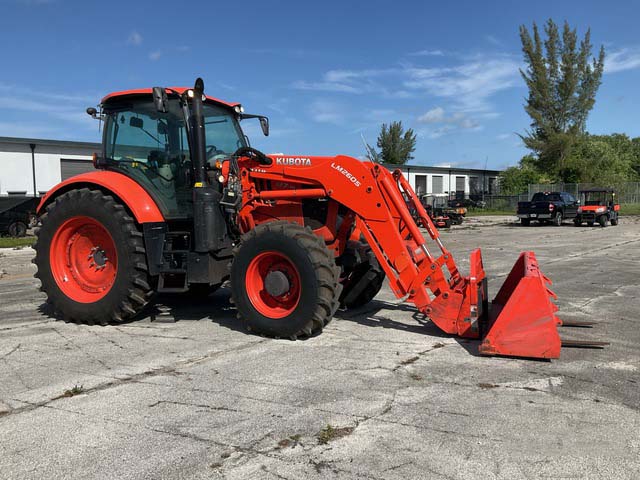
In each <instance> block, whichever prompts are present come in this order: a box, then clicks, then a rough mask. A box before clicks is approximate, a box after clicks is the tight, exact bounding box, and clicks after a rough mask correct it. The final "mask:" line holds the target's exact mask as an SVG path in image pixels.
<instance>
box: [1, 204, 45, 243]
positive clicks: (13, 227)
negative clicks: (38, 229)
mask: <svg viewBox="0 0 640 480" xmlns="http://www.w3.org/2000/svg"><path fill="white" fill-rule="evenodd" d="M39 200H40V199H39V198H37V197H36V198H34V197H27V196H26V195H20V196H13V195H12V196H8V197H0V235H8V236H10V237H24V236H25V235H26V234H27V229H28V228H29V225H30V223H31V219H32V217H33V215H34V214H35V211H36V208H37V206H38V201H39Z"/></svg>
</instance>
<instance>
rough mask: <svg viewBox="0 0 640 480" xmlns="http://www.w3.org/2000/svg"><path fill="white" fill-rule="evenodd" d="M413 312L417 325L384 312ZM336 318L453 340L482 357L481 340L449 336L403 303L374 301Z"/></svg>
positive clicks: (470, 352)
mask: <svg viewBox="0 0 640 480" xmlns="http://www.w3.org/2000/svg"><path fill="white" fill-rule="evenodd" d="M381 310H384V311H392V312H411V313H412V315H411V318H412V319H413V320H414V321H415V322H416V324H409V323H404V322H400V321H397V320H394V319H392V318H389V317H388V316H387V315H385V314H384V312H383V313H382V314H381V313H380V311H381ZM335 318H337V319H340V320H342V321H349V322H354V323H357V324H359V325H364V326H366V327H373V328H383V329H384V328H386V329H394V330H399V331H402V332H410V333H415V334H417V335H429V336H431V337H437V338H452V339H454V340H455V341H456V342H457V343H458V344H459V345H460V346H461V347H462V348H464V349H465V350H466V351H467V352H468V353H469V354H470V355H472V356H474V357H478V356H480V354H479V353H478V346H479V345H480V341H479V340H472V339H466V338H459V337H456V336H454V335H449V334H447V333H445V332H443V331H442V330H440V329H439V328H438V327H437V326H436V325H435V324H434V323H433V322H431V321H430V320H429V319H428V318H427V317H426V316H425V315H424V314H422V313H420V312H419V311H417V310H416V308H415V307H413V306H411V305H407V304H403V303H399V304H396V303H390V302H385V301H382V300H376V299H374V300H372V301H371V302H369V303H368V304H367V305H365V306H362V307H360V308H355V309H353V310H338V311H337V312H336V314H335Z"/></svg>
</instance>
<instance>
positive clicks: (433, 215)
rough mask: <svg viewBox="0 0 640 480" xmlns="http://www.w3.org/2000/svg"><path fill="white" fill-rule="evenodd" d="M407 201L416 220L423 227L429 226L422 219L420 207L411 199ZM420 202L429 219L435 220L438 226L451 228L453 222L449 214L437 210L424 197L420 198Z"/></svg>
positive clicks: (434, 222)
mask: <svg viewBox="0 0 640 480" xmlns="http://www.w3.org/2000/svg"><path fill="white" fill-rule="evenodd" d="M406 203H407V208H408V209H409V212H410V213H411V217H412V218H413V220H414V221H415V222H416V224H417V225H418V226H421V227H423V228H427V225H426V224H425V223H424V222H423V221H422V219H421V217H420V213H419V212H418V209H417V208H416V207H415V206H413V205H412V203H411V202H410V201H407V202H406ZM420 204H421V205H422V207H423V208H424V210H425V212H426V213H427V216H428V217H429V219H430V220H431V221H432V222H433V224H434V225H435V226H436V227H437V228H451V222H452V221H451V219H450V218H449V217H448V216H447V215H445V214H443V213H442V211H438V212H435V211H434V208H433V207H432V206H431V205H429V204H428V203H427V202H425V200H424V199H420Z"/></svg>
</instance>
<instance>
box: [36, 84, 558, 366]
mask: <svg viewBox="0 0 640 480" xmlns="http://www.w3.org/2000/svg"><path fill="white" fill-rule="evenodd" d="M88 113H89V114H90V115H92V116H93V117H95V118H97V119H99V120H100V121H104V122H105V126H104V134H103V149H102V152H101V153H100V154H96V155H95V157H94V165H95V167H96V171H95V172H91V173H87V174H83V175H79V176H76V177H73V178H71V179H69V180H67V181H65V182H62V183H61V184H59V185H57V186H56V187H54V188H53V189H51V190H50V191H49V192H48V193H47V195H46V196H45V197H44V198H43V199H42V201H41V204H40V206H39V215H40V220H41V224H42V225H41V228H40V230H39V233H38V239H37V243H36V245H35V249H36V258H35V263H36V264H37V267H38V272H37V274H36V276H37V277H38V278H40V280H41V282H42V289H43V290H44V291H45V292H46V293H47V295H48V300H49V302H50V303H51V304H52V305H53V307H54V310H55V311H56V313H57V315H59V316H60V317H62V318H64V319H65V320H67V321H71V322H78V323H89V324H101V325H104V324H108V323H118V322H123V321H126V320H128V319H130V318H132V317H134V316H135V315H137V314H138V313H139V312H140V311H141V310H142V309H143V308H144V307H145V305H147V303H148V302H149V301H150V300H151V298H152V296H153V294H154V293H155V292H189V291H191V292H198V293H199V294H203V292H204V294H206V293H207V292H210V291H212V290H214V289H215V288H217V287H219V286H220V285H221V284H222V283H223V282H225V281H227V280H230V288H231V294H232V299H233V303H234V304H235V306H236V308H237V312H238V318H239V320H240V321H241V322H243V323H244V325H245V326H246V328H247V329H248V330H250V331H253V332H255V333H258V334H264V335H270V336H274V337H283V338H292V339H295V338H299V337H304V336H310V335H314V334H316V333H319V332H320V331H321V330H322V329H323V327H324V326H325V325H326V324H327V323H328V322H329V321H330V320H331V319H332V317H333V316H334V314H335V312H336V310H337V309H338V308H340V306H342V307H344V308H355V307H358V306H361V305H364V304H366V303H367V302H369V301H370V300H371V299H372V298H373V297H374V296H375V295H376V294H377V292H378V291H379V290H380V288H381V286H382V284H383V281H384V278H385V276H386V278H387V279H388V281H389V286H390V288H391V290H392V291H393V292H394V294H395V295H396V296H397V297H398V298H405V300H406V301H407V302H410V303H413V304H414V305H415V307H416V308H417V309H418V310H419V311H420V312H422V313H423V314H424V315H425V316H427V317H428V318H429V319H431V321H432V322H434V323H435V324H436V325H437V326H438V327H439V328H440V329H442V330H443V331H444V332H446V333H449V334H452V335H457V336H460V337H466V338H479V339H481V340H482V342H481V345H480V353H482V354H487V355H509V356H520V357H532V358H557V357H558V356H559V354H560V346H561V341H560V338H559V336H558V332H557V327H558V326H559V325H561V324H562V322H561V321H560V319H558V317H557V316H556V315H555V312H556V310H557V308H556V307H555V306H554V305H553V303H551V301H550V299H551V298H552V297H553V296H554V294H553V293H552V292H551V291H550V290H549V289H548V285H549V284H550V283H551V282H550V281H549V279H547V278H546V277H545V276H544V275H543V274H542V273H541V271H540V270H539V268H538V264H537V262H536V258H535V255H534V254H533V252H524V253H522V254H521V255H520V257H519V258H518V261H517V262H516V264H515V265H514V267H513V269H512V271H511V273H510V274H509V276H508V278H507V280H506V282H505V284H504V285H503V286H502V288H501V289H500V291H499V293H498V295H497V296H496V297H495V299H494V301H493V303H492V305H491V306H489V297H488V292H487V278H486V274H485V270H484V266H483V262H482V256H481V253H480V250H479V249H477V250H474V251H473V252H472V253H471V262H470V272H469V275H467V276H463V275H462V274H461V273H460V272H459V270H458V267H457V266H456V263H455V261H454V259H453V256H452V255H451V252H449V251H448V250H447V249H446V247H445V246H444V245H443V243H442V242H441V240H440V237H439V234H438V231H437V230H436V228H435V227H434V225H433V223H432V221H431V219H430V218H429V216H428V215H427V213H426V212H425V210H424V207H423V206H422V204H421V203H420V201H419V200H418V198H417V196H416V195H415V193H414V192H413V190H412V188H411V187H410V185H409V183H408V182H407V180H406V179H405V178H404V176H403V175H402V173H401V172H400V171H395V172H393V173H391V172H389V171H387V170H386V169H385V168H384V167H382V166H381V165H379V164H376V163H372V162H362V161H359V160H357V159H355V158H351V157H346V156H336V157H314V156H298V155H295V156H293V155H292V156H288V155H265V154H263V153H262V152H259V151H258V150H256V149H254V148H251V147H250V146H249V145H248V141H247V138H246V137H245V135H244V134H243V132H242V130H241V128H240V122H241V121H243V120H247V119H251V118H258V119H259V121H260V124H261V127H262V129H263V132H264V134H265V135H268V130H269V124H268V120H267V119H266V118H265V117H262V116H257V115H248V114H245V113H244V111H243V108H242V106H241V105H239V104H233V103H226V102H223V101H221V100H217V99H215V98H212V97H208V96H205V95H204V84H203V82H202V81H201V80H200V79H198V81H197V82H196V85H195V87H194V88H160V87H155V88H153V89H142V90H130V91H125V92H118V93H113V94H110V95H108V96H106V97H105V98H104V99H103V100H102V102H101V104H100V109H99V110H97V109H93V108H92V109H88ZM412 210H414V211H415V212H417V215H418V217H419V221H420V223H421V224H422V225H423V226H424V227H425V228H426V234H427V237H426V238H425V236H424V235H423V231H422V230H421V229H420V228H419V227H418V224H417V222H416V220H414V218H412V214H411V211H412Z"/></svg>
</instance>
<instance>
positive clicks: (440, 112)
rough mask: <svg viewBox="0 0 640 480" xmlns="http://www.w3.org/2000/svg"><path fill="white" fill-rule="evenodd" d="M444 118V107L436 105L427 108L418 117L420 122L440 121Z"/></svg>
mask: <svg viewBox="0 0 640 480" xmlns="http://www.w3.org/2000/svg"><path fill="white" fill-rule="evenodd" d="M444 119H445V115H444V108H442V107H436V108H432V109H431V110H429V111H428V112H427V113H425V114H424V115H422V116H420V117H418V121H419V122H420V123H440V122H443V121H444Z"/></svg>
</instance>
